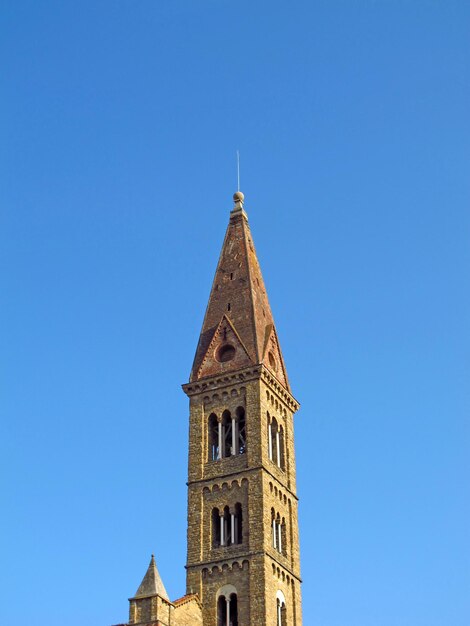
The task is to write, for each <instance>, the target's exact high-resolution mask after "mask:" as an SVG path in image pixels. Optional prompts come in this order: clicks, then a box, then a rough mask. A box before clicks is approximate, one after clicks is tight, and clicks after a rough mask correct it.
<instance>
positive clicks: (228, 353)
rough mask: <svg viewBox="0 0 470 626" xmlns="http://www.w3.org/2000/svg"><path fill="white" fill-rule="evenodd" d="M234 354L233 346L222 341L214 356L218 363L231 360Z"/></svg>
mask: <svg viewBox="0 0 470 626" xmlns="http://www.w3.org/2000/svg"><path fill="white" fill-rule="evenodd" d="M234 356H235V348H234V347H233V346H232V345H231V344H229V343H224V344H223V345H222V346H220V347H219V348H218V349H217V352H216V354H215V358H216V359H217V361H219V362H220V363H226V362H227V361H231V360H232V359H233V357H234Z"/></svg>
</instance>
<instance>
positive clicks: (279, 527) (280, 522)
mask: <svg viewBox="0 0 470 626" xmlns="http://www.w3.org/2000/svg"><path fill="white" fill-rule="evenodd" d="M271 538H272V544H273V548H274V549H275V550H277V551H278V552H279V553H280V554H283V555H284V556H286V555H287V550H286V548H287V546H286V542H287V536H286V519H285V518H284V517H282V518H281V516H280V515H279V513H277V514H276V512H275V510H274V509H271Z"/></svg>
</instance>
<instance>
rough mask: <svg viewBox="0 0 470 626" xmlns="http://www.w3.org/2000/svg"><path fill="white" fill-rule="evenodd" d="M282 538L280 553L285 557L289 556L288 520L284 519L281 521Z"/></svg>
mask: <svg viewBox="0 0 470 626" xmlns="http://www.w3.org/2000/svg"><path fill="white" fill-rule="evenodd" d="M281 538H282V546H281V550H280V552H282V554H283V555H284V556H287V532H286V520H285V518H284V517H283V518H282V521H281Z"/></svg>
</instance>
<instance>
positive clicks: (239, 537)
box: [233, 502, 243, 543]
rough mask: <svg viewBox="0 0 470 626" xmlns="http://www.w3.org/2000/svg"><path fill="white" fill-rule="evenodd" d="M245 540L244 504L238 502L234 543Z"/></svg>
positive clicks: (234, 525) (234, 526) (234, 522)
mask: <svg viewBox="0 0 470 626" xmlns="http://www.w3.org/2000/svg"><path fill="white" fill-rule="evenodd" d="M242 542H243V516H242V505H241V504H240V502H237V504H236V505H235V515H234V520H233V543H242Z"/></svg>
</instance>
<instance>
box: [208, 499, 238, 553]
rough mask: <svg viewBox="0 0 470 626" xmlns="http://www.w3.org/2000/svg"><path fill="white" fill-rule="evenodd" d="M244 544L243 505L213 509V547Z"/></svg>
mask: <svg viewBox="0 0 470 626" xmlns="http://www.w3.org/2000/svg"><path fill="white" fill-rule="evenodd" d="M242 542H243V514H242V505H241V504H240V503H239V502H237V503H236V504H235V506H234V507H232V508H230V507H228V506H226V507H224V508H223V509H218V508H214V509H212V547H213V548H219V547H222V546H233V545H236V544H240V543H242Z"/></svg>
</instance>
